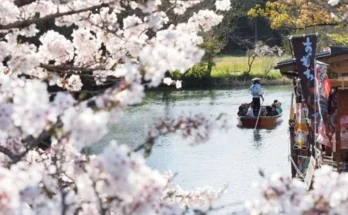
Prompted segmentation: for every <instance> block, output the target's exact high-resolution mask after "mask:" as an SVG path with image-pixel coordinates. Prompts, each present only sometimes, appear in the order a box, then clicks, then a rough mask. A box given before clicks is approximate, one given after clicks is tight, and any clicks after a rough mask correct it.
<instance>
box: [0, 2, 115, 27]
mask: <svg viewBox="0 0 348 215" xmlns="http://www.w3.org/2000/svg"><path fill="white" fill-rule="evenodd" d="M108 5H109V4H108V3H102V4H99V5H95V6H91V7H87V8H83V9H80V10H72V11H67V12H64V13H60V12H57V13H54V14H50V15H47V16H44V17H40V18H31V19H28V20H23V21H16V22H13V23H10V24H6V25H0V30H8V29H12V28H25V27H28V26H30V25H32V24H35V23H41V22H45V21H48V20H51V19H55V18H59V17H63V16H68V15H73V14H78V13H83V12H87V11H92V10H96V9H99V8H102V7H107V6H108Z"/></svg>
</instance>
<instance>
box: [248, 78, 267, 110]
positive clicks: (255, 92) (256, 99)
mask: <svg viewBox="0 0 348 215" xmlns="http://www.w3.org/2000/svg"><path fill="white" fill-rule="evenodd" d="M251 81H252V82H253V84H252V85H251V87H250V91H251V95H252V97H253V110H254V116H258V115H259V111H260V108H261V104H260V98H262V101H264V100H265V99H264V98H263V96H262V94H263V93H262V87H261V84H260V78H253V79H252V80H251Z"/></svg>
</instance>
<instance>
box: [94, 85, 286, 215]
mask: <svg viewBox="0 0 348 215" xmlns="http://www.w3.org/2000/svg"><path fill="white" fill-rule="evenodd" d="M291 90H292V88H291V86H271V87H265V88H264V91H265V102H264V103H265V104H271V103H272V102H273V100H274V99H278V100H279V101H280V102H281V103H282V108H283V110H284V113H283V122H282V123H281V124H280V125H279V126H278V127H276V128H275V129H273V130H258V131H256V132H254V131H253V129H241V128H239V127H237V112H238V107H239V105H240V104H241V103H243V102H250V100H251V98H250V93H249V91H248V89H245V88H244V89H241V88H236V89H228V90H196V91H186V90H180V91H165V92H162V91H156V92H148V93H147V96H146V99H145V100H144V102H143V103H142V104H141V105H138V106H135V107H131V108H130V109H129V110H127V111H126V114H125V116H124V117H123V118H122V119H121V122H120V123H118V124H116V125H113V126H111V128H110V133H109V134H108V135H107V136H106V137H105V138H104V140H103V141H102V143H101V144H100V145H99V147H97V148H96V149H95V150H96V151H100V150H101V149H102V148H103V146H105V145H106V144H107V143H108V142H109V141H110V140H111V139H116V140H117V141H118V142H119V143H122V144H128V145H130V146H136V145H138V144H139V143H142V142H144V140H145V138H146V128H147V127H148V126H151V125H152V123H153V122H155V121H156V120H158V119H160V118H168V117H175V116H181V115H188V114H195V113H202V114H205V115H207V116H211V117H215V116H218V115H219V114H220V113H226V114H227V118H228V124H229V126H230V128H229V130H227V131H225V130H214V131H213V132H212V134H211V138H210V139H209V140H208V142H206V143H204V144H199V145H195V146H192V145H190V144H189V142H187V141H186V140H183V139H182V138H180V137H177V136H174V135H168V136H165V137H162V138H160V139H159V140H158V141H157V142H156V144H155V147H154V149H153V152H152V154H151V155H150V157H149V158H148V159H147V163H148V165H150V166H151V167H153V168H156V169H159V170H161V171H165V170H171V171H172V172H173V173H177V176H176V177H175V183H177V184H179V185H180V186H181V187H183V188H184V189H191V188H194V187H202V186H207V185H208V186H211V187H215V188H220V187H223V186H224V185H225V184H228V188H227V192H226V193H225V194H224V195H223V196H222V197H221V199H219V200H218V201H217V202H216V204H215V205H216V206H219V205H229V204H234V203H237V205H238V203H243V202H244V201H245V200H246V199H251V198H253V197H254V196H255V194H256V193H257V192H256V190H255V189H254V188H253V187H252V186H251V185H252V183H253V182H255V181H258V180H260V178H261V177H260V176H259V169H262V170H263V171H264V172H265V174H272V173H282V174H285V175H290V162H289V161H288V155H289V153H290V152H289V144H288V143H289V134H288V123H287V120H288V115H289V107H290V99H291V92H292V91H291ZM234 209H235V208H234ZM231 210H233V209H231V208H229V207H226V208H225V209H223V210H220V211H219V213H218V214H227V213H228V212H230V211H231Z"/></svg>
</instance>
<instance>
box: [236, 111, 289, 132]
mask: <svg viewBox="0 0 348 215" xmlns="http://www.w3.org/2000/svg"><path fill="white" fill-rule="evenodd" d="M256 121H257V117H249V116H240V117H238V126H239V127H242V128H255V125H256ZM281 121H282V114H280V115H276V116H260V118H259V121H258V122H257V126H256V128H259V129H260V128H268V129H269V128H274V127H276V126H277V125H278V124H279V123H280V122H281Z"/></svg>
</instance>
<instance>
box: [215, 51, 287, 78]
mask: <svg viewBox="0 0 348 215" xmlns="http://www.w3.org/2000/svg"><path fill="white" fill-rule="evenodd" d="M285 58H286V57H260V58H256V59H255V61H254V63H253V64H252V67H251V72H250V73H246V72H245V71H247V70H248V58H247V57H246V56H223V57H217V58H215V60H214V62H215V66H214V68H213V70H212V73H211V77H212V78H213V79H215V78H217V79H220V78H228V79H235V80H245V79H249V78H254V77H260V78H263V79H268V80H280V79H283V77H282V75H281V74H280V72H279V70H275V69H273V67H274V66H275V64H276V63H277V62H279V61H281V60H283V59H285Z"/></svg>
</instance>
